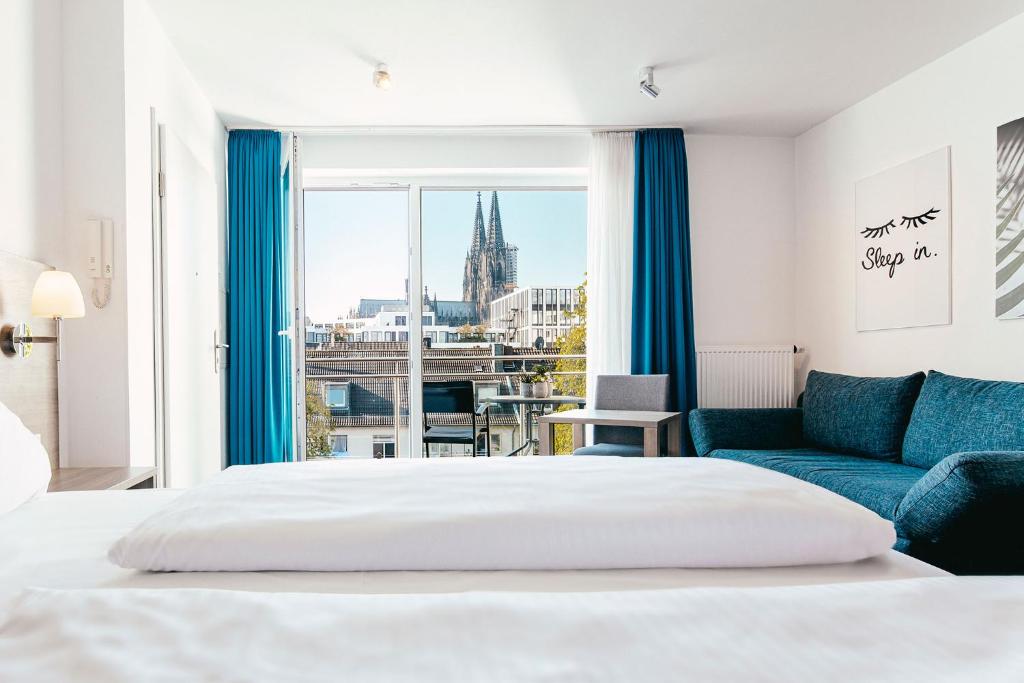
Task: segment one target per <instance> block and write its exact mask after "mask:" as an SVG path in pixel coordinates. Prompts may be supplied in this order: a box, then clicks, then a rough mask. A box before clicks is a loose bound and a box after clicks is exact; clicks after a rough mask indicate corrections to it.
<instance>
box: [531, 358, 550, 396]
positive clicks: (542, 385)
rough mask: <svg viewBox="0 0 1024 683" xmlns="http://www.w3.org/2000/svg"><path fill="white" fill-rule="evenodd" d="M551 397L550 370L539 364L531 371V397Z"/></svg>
mask: <svg viewBox="0 0 1024 683" xmlns="http://www.w3.org/2000/svg"><path fill="white" fill-rule="evenodd" d="M550 395H551V368H550V367H548V366H547V365H545V364H544V363H539V364H537V366H536V367H535V368H534V369H533V397H534V398H547V397H548V396H550Z"/></svg>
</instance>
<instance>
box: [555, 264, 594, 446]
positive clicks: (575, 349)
mask: <svg viewBox="0 0 1024 683" xmlns="http://www.w3.org/2000/svg"><path fill="white" fill-rule="evenodd" d="M576 294H577V295H578V296H579V303H578V304H577V305H576V307H575V308H574V309H573V310H572V311H571V313H570V314H571V315H572V316H573V317H574V318H575V319H576V325H575V326H574V327H573V328H571V329H570V330H569V331H568V332H566V333H565V334H564V335H563V336H561V337H559V338H558V339H556V340H555V350H556V351H557V352H558V355H559V356H563V355H565V356H585V355H586V354H587V281H586V280H584V281H583V284H581V285H580V286H579V287H577V288H576ZM586 371H587V361H586V360H585V359H583V358H561V357H560V358H559V359H558V360H557V361H556V362H555V373H556V374H555V376H554V379H553V380H552V382H553V383H554V386H555V389H557V390H558V391H559V393H561V394H562V395H564V396H586V395H587V375H586ZM563 372H578V373H580V374H578V375H563V374H558V373H563ZM571 407H572V406H562V407H560V408H559V409H558V410H559V412H560V411H562V410H569V409H570V408H571ZM554 448H555V453H572V427H571V426H570V425H555V443H554Z"/></svg>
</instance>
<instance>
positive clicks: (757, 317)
mask: <svg viewBox="0 0 1024 683" xmlns="http://www.w3.org/2000/svg"><path fill="white" fill-rule="evenodd" d="M686 156H687V167H688V168H687V170H688V173H689V191H690V241H691V246H692V259H691V264H692V268H693V312H694V334H695V336H696V341H697V345H698V346H700V345H712V344H795V343H797V342H798V340H797V339H795V338H794V335H793V324H794V323H793V320H794V306H793V297H792V291H793V264H792V252H793V247H794V242H795V236H794V213H793V211H794V208H793V178H794V167H793V140H792V139H790V138H769V137H743V136H731V135H688V136H686Z"/></svg>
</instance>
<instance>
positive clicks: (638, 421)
mask: <svg viewBox="0 0 1024 683" xmlns="http://www.w3.org/2000/svg"><path fill="white" fill-rule="evenodd" d="M537 424H538V427H539V428H540V455H552V454H553V453H554V448H553V444H554V442H555V425H556V424H570V425H572V447H573V448H574V449H576V448H579V447H581V446H583V426H584V425H588V424H590V425H605V426H609V427H638V428H640V429H642V430H644V456H645V457H657V456H658V455H659V454H660V453H661V451H662V446H664V445H665V440H663V438H662V433H663V432H665V433H666V434H665V439H667V441H668V444H667V445H668V454H669V455H672V456H677V455H681V454H682V453H681V444H682V431H681V430H682V424H683V414H682V413H676V412H655V411H649V410H596V409H593V408H583V409H580V410H566V411H565V412H562V413H551V414H550V415H543V416H541V417H538V418H537ZM663 427H664V429H662V428H663Z"/></svg>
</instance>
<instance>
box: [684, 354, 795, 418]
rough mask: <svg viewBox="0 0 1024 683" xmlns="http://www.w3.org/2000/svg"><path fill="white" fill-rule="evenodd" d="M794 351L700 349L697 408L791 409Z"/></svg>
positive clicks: (698, 357)
mask: <svg viewBox="0 0 1024 683" xmlns="http://www.w3.org/2000/svg"><path fill="white" fill-rule="evenodd" d="M794 351H795V348H794V347H793V346H792V345H789V346H785V345H780V346H700V347H697V405H699V406H700V407H701V408H789V407H792V406H793V384H794V376H793V356H794Z"/></svg>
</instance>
